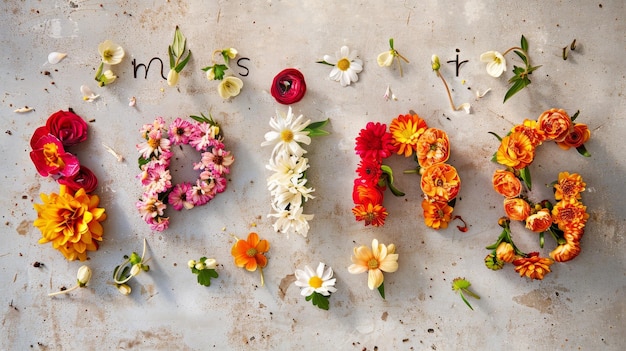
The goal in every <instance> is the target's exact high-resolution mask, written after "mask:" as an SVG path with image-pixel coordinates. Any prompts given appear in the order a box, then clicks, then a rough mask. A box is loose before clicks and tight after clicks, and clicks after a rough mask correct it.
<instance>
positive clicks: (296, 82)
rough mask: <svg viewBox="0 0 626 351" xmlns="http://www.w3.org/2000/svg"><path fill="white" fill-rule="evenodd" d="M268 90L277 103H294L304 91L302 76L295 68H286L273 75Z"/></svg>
mask: <svg viewBox="0 0 626 351" xmlns="http://www.w3.org/2000/svg"><path fill="white" fill-rule="evenodd" d="M270 91H271V93H272V96H273V97H274V99H276V101H277V102H278V103H281V104H283V105H291V104H295V103H296V102H298V101H300V100H302V97H304V93H306V83H305V82H304V76H303V75H302V73H300V71H298V70H297V69H295V68H287V69H285V70H283V71H281V72H280V73H278V74H277V75H276V77H274V81H273V82H272V88H271V89H270Z"/></svg>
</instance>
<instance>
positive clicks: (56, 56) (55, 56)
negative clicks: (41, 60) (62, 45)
mask: <svg viewBox="0 0 626 351" xmlns="http://www.w3.org/2000/svg"><path fill="white" fill-rule="evenodd" d="M65 56H67V54H65V53H62V52H56V51H55V52H51V53H50V54H48V62H50V64H52V65H54V64H57V63H59V62H61V60H63V59H64V58H65Z"/></svg>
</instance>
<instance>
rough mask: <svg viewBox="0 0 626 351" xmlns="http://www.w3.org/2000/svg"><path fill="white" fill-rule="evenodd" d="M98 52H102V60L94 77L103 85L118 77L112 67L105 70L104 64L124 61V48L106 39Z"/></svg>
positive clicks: (110, 64) (111, 64)
mask: <svg viewBox="0 0 626 351" xmlns="http://www.w3.org/2000/svg"><path fill="white" fill-rule="evenodd" d="M98 52H99V53H100V57H101V61H100V66H98V70H97V71H96V76H95V77H94V79H95V80H96V81H97V82H98V85H99V86H101V87H103V86H105V85H109V84H111V83H113V82H115V79H117V76H116V75H115V74H114V73H113V71H111V70H110V69H107V70H104V65H105V64H107V65H109V66H113V65H117V64H118V63H120V62H122V59H123V58H124V49H123V48H122V47H121V46H119V45H117V44H115V43H114V42H112V41H110V40H105V41H104V42H102V43H100V44H99V45H98ZM94 99H95V97H94Z"/></svg>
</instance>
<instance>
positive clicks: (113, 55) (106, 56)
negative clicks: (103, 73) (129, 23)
mask: <svg viewBox="0 0 626 351" xmlns="http://www.w3.org/2000/svg"><path fill="white" fill-rule="evenodd" d="M98 52H99V53H100V56H101V57H102V62H104V63H106V64H109V65H117V64H118V63H120V62H122V59H123V58H124V49H123V48H122V47H121V46H119V45H117V44H115V43H114V42H112V41H110V40H105V41H104V42H102V43H100V45H98Z"/></svg>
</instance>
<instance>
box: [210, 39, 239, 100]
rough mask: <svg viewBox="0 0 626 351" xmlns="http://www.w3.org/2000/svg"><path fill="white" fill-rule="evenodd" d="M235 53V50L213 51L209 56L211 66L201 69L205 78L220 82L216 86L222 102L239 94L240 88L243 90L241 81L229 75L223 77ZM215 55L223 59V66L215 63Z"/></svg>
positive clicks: (235, 55)
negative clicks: (204, 73)
mask: <svg viewBox="0 0 626 351" xmlns="http://www.w3.org/2000/svg"><path fill="white" fill-rule="evenodd" d="M237 53H238V52H237V49H235V48H227V49H221V50H220V49H218V50H215V51H213V55H211V61H212V63H213V65H212V66H207V67H204V68H203V69H202V70H203V71H205V72H206V77H207V79H208V80H220V81H221V82H220V84H219V85H218V86H217V92H218V94H220V96H221V97H222V99H224V100H226V99H228V98H230V97H235V96H237V95H239V93H240V92H241V88H243V82H242V81H241V79H239V78H237V77H235V76H231V75H228V76H224V75H225V73H226V71H227V70H228V68H229V63H230V60H232V59H234V58H235V57H237ZM216 54H220V55H221V56H222V58H223V59H224V63H223V64H218V63H217V62H216V61H215V55H216Z"/></svg>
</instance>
